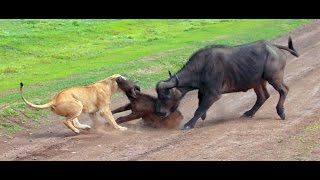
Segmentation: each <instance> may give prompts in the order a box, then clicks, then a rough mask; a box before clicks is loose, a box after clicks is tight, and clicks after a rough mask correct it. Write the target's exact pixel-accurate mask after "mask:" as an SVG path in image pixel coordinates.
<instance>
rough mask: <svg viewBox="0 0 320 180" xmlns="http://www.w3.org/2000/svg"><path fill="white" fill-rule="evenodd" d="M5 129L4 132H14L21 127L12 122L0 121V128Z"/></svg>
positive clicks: (8, 133)
mask: <svg viewBox="0 0 320 180" xmlns="http://www.w3.org/2000/svg"><path fill="white" fill-rule="evenodd" d="M2 128H3V129H5V130H6V134H7V135H10V134H14V133H16V132H18V131H20V130H21V127H20V126H18V125H15V124H13V123H12V122H0V129H2Z"/></svg>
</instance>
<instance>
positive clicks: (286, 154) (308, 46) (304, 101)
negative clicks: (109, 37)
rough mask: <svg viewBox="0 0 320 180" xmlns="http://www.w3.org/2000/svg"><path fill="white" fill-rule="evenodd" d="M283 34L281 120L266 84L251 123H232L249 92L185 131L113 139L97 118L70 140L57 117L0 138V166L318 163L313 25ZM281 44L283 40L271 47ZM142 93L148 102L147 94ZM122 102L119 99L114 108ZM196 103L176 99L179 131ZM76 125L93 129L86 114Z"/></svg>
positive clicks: (135, 131) (131, 130) (131, 127)
mask: <svg viewBox="0 0 320 180" xmlns="http://www.w3.org/2000/svg"><path fill="white" fill-rule="evenodd" d="M289 35H291V36H292V38H293V44H294V46H295V48H296V49H297V51H298V52H299V53H300V57H299V58H295V57H294V56H292V55H291V54H289V53H286V54H287V56H288V60H287V66H286V69H285V82H286V84H287V85H288V86H289V87H290V91H289V94H288V96H287V99H286V102H285V110H286V115H287V117H286V120H284V121H282V120H280V119H279V117H278V115H277V113H276V109H275V107H276V103H277V101H278V98H279V94H278V93H277V92H276V91H275V90H274V89H273V88H272V87H271V86H269V85H268V89H269V92H270V94H271V97H270V98H269V99H268V100H267V102H266V103H265V104H264V105H263V106H262V107H261V109H260V110H259V111H258V112H257V113H256V115H255V116H254V117H253V118H251V119H250V118H239V117H240V116H241V115H242V114H243V112H245V111H246V110H248V109H250V108H251V107H252V106H253V104H254V102H255V100H256V96H255V94H254V92H253V90H250V91H248V92H246V93H244V92H241V93H233V94H225V95H223V96H222V98H221V99H220V100H219V101H218V102H216V103H215V104H214V105H213V106H212V107H211V108H210V109H209V111H208V112H207V119H206V120H205V121H202V120H199V121H198V122H197V124H196V127H195V128H194V129H192V130H189V131H182V130H180V129H174V130H163V129H152V128H148V127H143V126H142V125H141V124H140V123H139V121H132V122H129V123H125V124H123V126H126V127H128V130H127V131H125V132H120V131H117V130H114V129H112V128H111V127H110V126H109V124H107V123H104V122H103V121H102V120H101V119H100V120H101V122H100V125H99V126H97V127H95V128H94V129H92V130H90V131H82V133H81V134H80V135H75V134H73V132H71V131H70V130H69V129H67V128H66V127H65V126H64V124H63V123H62V118H60V117H58V116H56V115H52V116H51V117H50V118H52V119H56V120H53V123H51V124H49V125H46V126H44V127H42V128H41V129H34V130H32V131H30V132H23V133H19V134H17V135H16V136H15V137H14V138H13V139H4V138H3V139H0V160H320V51H319V50H320V21H319V20H318V21H315V23H313V24H312V25H308V26H305V27H302V28H300V29H298V30H296V31H294V32H291V33H289ZM287 41H288V35H285V36H283V37H280V38H277V39H275V40H274V41H273V42H275V43H278V44H281V45H287ZM143 91H144V90H143ZM144 92H148V93H151V94H154V95H155V92H154V90H153V89H152V90H148V91H144ZM126 102H128V100H127V99H126V98H120V99H118V100H117V101H115V102H114V104H113V108H115V107H119V106H120V105H124V104H125V103H126ZM197 104H198V99H197V91H194V92H192V93H189V94H187V95H186V97H185V98H184V99H183V101H182V103H181V105H180V110H181V112H182V113H183V115H184V117H185V118H184V122H183V123H182V124H181V126H182V125H183V124H184V123H185V122H186V121H188V120H189V119H190V118H191V117H192V116H193V113H194V111H195V109H196V107H197ZM119 115H123V114H119ZM119 115H116V116H115V117H119ZM80 122H82V123H87V124H92V122H91V121H90V120H89V118H88V116H86V115H82V116H81V118H80ZM31 132H32V133H31Z"/></svg>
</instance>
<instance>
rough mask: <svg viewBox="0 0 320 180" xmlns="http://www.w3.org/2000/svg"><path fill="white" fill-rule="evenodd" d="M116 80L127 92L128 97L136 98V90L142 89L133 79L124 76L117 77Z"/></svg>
mask: <svg viewBox="0 0 320 180" xmlns="http://www.w3.org/2000/svg"><path fill="white" fill-rule="evenodd" d="M116 82H117V84H118V86H119V88H120V89H121V90H122V91H123V92H125V93H126V95H127V96H128V98H136V91H140V87H139V86H138V85H136V82H134V81H132V80H126V79H124V78H122V77H117V78H116Z"/></svg>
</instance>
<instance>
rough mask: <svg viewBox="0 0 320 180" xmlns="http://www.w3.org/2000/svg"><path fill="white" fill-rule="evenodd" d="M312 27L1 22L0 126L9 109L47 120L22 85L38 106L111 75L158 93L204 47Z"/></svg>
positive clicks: (294, 24)
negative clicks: (28, 107) (32, 105)
mask: <svg viewBox="0 0 320 180" xmlns="http://www.w3.org/2000/svg"><path fill="white" fill-rule="evenodd" d="M309 22H311V20H303V19H300V20H290V19H287V20H276V19H273V20H268V19H263V20H259V19H255V20H231V19H229V20H219V19H214V20H210V19H206V20H174V19H172V20H0V82H1V83H0V112H1V113H0V119H1V118H3V117H1V116H6V115H7V114H10V110H8V109H6V107H8V106H9V107H14V108H15V109H16V111H18V112H19V114H18V116H21V115H22V114H24V116H26V117H28V118H33V119H35V120H37V118H38V117H43V116H45V114H37V113H35V112H37V111H34V110H26V109H25V106H23V105H21V103H22V100H21V98H20V95H19V91H18V90H19V83H20V82H21V81H22V82H24V84H25V87H24V93H25V97H26V98H27V99H28V100H30V101H32V102H34V103H36V104H42V103H45V102H47V101H48V100H49V99H50V98H51V97H52V96H53V95H54V93H56V92H59V91H60V90H61V89H64V88H66V87H71V86H76V85H86V84H90V83H92V82H94V81H97V80H100V79H103V78H106V77H108V76H110V75H112V74H114V73H119V74H122V75H125V76H127V77H129V78H132V79H134V80H138V84H139V85H140V86H141V87H142V88H153V87H154V86H155V84H156V83H157V82H158V81H159V80H162V79H165V78H167V77H168V74H167V71H168V70H171V72H175V71H177V70H178V69H180V68H181V67H182V66H183V64H184V63H185V62H186V61H187V60H188V57H189V56H190V55H191V54H192V53H193V52H194V51H196V50H197V49H199V48H201V47H204V46H206V45H210V44H226V45H239V44H243V43H247V42H252V41H256V40H259V39H272V38H274V37H277V36H280V35H284V34H286V33H288V32H290V31H292V30H293V29H295V28H297V27H299V26H301V25H304V24H307V23H309ZM293 38H294V37H293ZM31 112H33V113H31ZM12 113H13V112H12ZM30 113H31V114H30ZM3 114H4V115H3Z"/></svg>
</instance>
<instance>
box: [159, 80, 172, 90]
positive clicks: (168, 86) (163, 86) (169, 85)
mask: <svg viewBox="0 0 320 180" xmlns="http://www.w3.org/2000/svg"><path fill="white" fill-rule="evenodd" d="M175 85H176V83H173V82H171V81H169V82H163V81H161V82H159V83H158V84H157V89H171V88H173V87H175Z"/></svg>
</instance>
